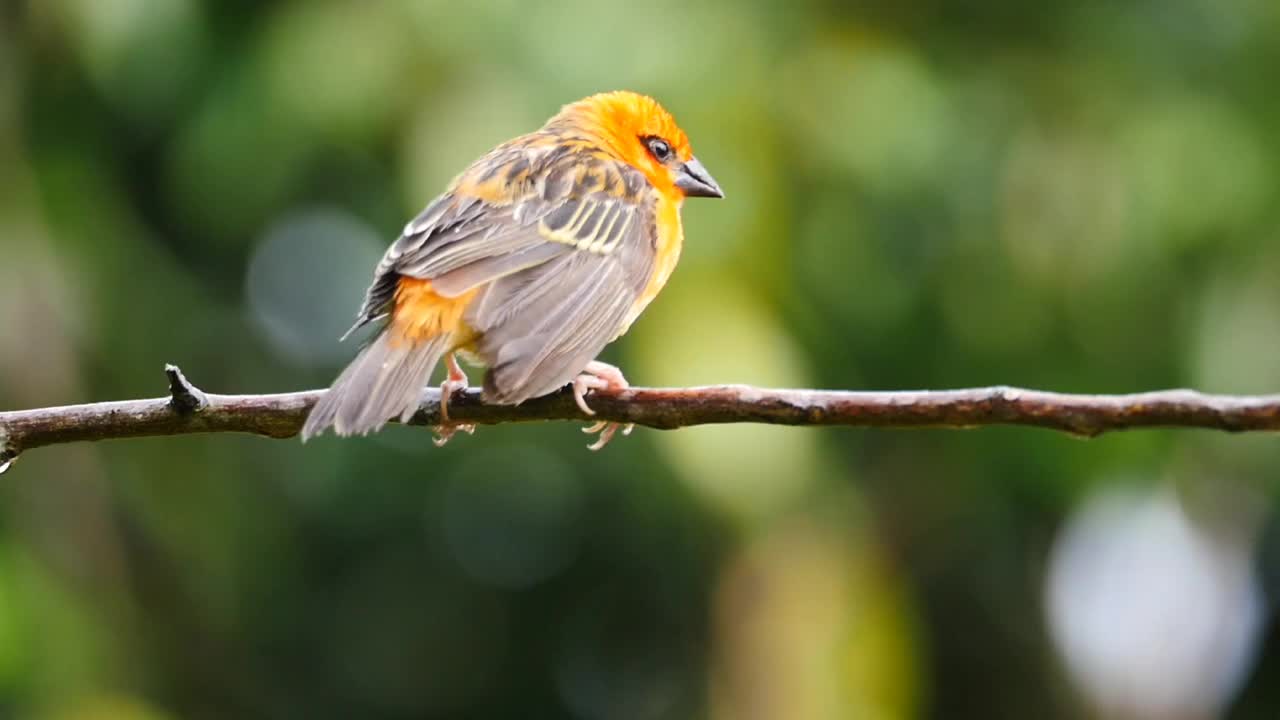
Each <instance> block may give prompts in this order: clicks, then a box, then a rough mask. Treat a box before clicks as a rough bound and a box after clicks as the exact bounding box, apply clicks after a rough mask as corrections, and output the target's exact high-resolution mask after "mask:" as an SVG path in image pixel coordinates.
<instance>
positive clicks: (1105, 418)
mask: <svg viewBox="0 0 1280 720" xmlns="http://www.w3.org/2000/svg"><path fill="white" fill-rule="evenodd" d="M165 372H166V374H167V375H168V378H169V396H168V397H163V398H154V399H148V400H124V401H119V402H105V403H92V404H87V405H68V406H65V407H53V408H42V409H39V410H19V411H15V412H0V466H5V467H7V465H8V464H9V463H10V462H11V461H12V460H13V459H14V458H16V457H17V456H18V454H19V453H21V452H24V451H26V450H31V449H33V448H37V447H42V446H45V445H55V444H59V443H68V442H79V441H83V440H108V439H116V438H131V437H147V436H155V435H181V434H189V433H209V432H242V433H252V434H255V435H262V436H265V437H272V438H288V437H292V436H294V435H296V434H297V433H298V430H299V429H300V428H301V427H302V422H303V420H304V419H305V418H306V415H307V411H308V410H309V409H310V408H311V406H312V405H313V404H314V403H315V401H316V399H317V398H319V397H320V393H322V392H323V391H322V390H309V391H305V392H295V393H282V394H277V395H213V394H206V393H204V392H202V391H200V390H199V389H197V388H196V387H195V386H194V385H192V384H191V383H189V382H188V381H187V379H186V378H185V377H183V375H182V372H181V371H180V370H178V368H177V367H175V366H173V365H170V366H168V367H166V369H165ZM590 404H591V407H592V409H594V410H595V411H596V413H597V415H596V416H595V417H588V416H586V415H585V414H583V412H582V411H581V410H580V409H578V407H577V405H576V404H575V403H574V401H573V397H572V396H571V395H570V394H569V393H568V392H567V391H561V392H558V393H553V394H551V395H548V396H546V397H541V398H536V399H534V400H530V401H528V402H525V403H524V404H522V405H517V406H514V407H513V406H502V405H488V404H485V403H484V402H483V401H482V400H481V399H480V392H479V391H478V390H467V391H460V392H458V393H456V394H455V395H454V396H453V397H452V398H451V399H450V401H449V414H450V416H451V418H452V419H453V420H454V421H456V422H465V423H477V424H481V425H493V424H497V423H506V422H530V421H535V420H580V421H594V420H611V421H616V422H623V423H635V424H637V425H645V426H648V427H652V428H659V429H664V430H669V429H673V428H679V427H687V426H690V425H706V424H712V423H734V422H757V423H770V424H774V425H845V426H849V427H921V428H923V427H933V428H970V427H976V426H980V425H1027V426H1032V427H1041V428H1049V429H1053V430H1061V431H1063V432H1067V433H1070V434H1072V435H1077V436H1081V437H1092V436H1094V435H1098V434H1101V433H1104V432H1107V431H1110V430H1127V429H1135V428H1147V427H1184V428H1206V429H1212V430H1225V431H1228V432H1244V431H1259V430H1271V431H1276V430H1280V395H1266V396H1225V395H1205V394H1203V393H1199V392H1195V391H1192V390H1164V391H1158V392H1148V393H1138V394H1133V395H1068V394H1063V393H1053V392H1043V391H1039V390H1020V389H1018V388H1010V387H990V388H975V389H969V390H927V391H913V392H849V391H839V390H768V389H761V388H754V387H747V386H743V385H721V386H713V387H697V388H632V389H630V390H624V391H621V392H617V393H599V394H593V395H592V396H591V397H590ZM439 420H440V393H439V391H438V390H425V391H424V392H423V397H422V405H421V407H420V408H419V409H418V413H417V414H416V415H414V417H413V418H412V420H411V421H410V424H413V425H435V424H437V423H439ZM2 471H3V470H0V472H2Z"/></svg>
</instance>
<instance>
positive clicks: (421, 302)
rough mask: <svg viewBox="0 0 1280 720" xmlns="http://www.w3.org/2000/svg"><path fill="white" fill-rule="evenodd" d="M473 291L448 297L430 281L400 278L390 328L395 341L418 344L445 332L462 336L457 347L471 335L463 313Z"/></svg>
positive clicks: (473, 293) (473, 295)
mask: <svg viewBox="0 0 1280 720" xmlns="http://www.w3.org/2000/svg"><path fill="white" fill-rule="evenodd" d="M475 294H476V291H475V290H471V291H468V292H465V293H463V294H461V295H459V296H457V297H445V296H443V295H440V294H438V293H437V292H436V291H435V290H434V289H432V287H431V281H430V280H419V279H417V278H411V277H401V278H400V280H399V282H398V283H397V285H396V296H395V309H394V310H392V313H391V324H390V327H389V330H390V331H391V332H390V335H391V338H392V340H393V341H400V342H410V343H418V342H422V341H423V340H429V339H431V338H433V337H436V336H438V335H443V334H445V333H454V334H455V335H457V336H458V338H459V341H460V342H459V344H458V346H461V345H463V344H465V341H466V340H467V339H468V337H469V336H470V335H471V332H470V330H469V329H468V328H466V327H465V323H463V321H462V314H463V313H464V312H466V309H467V305H469V304H470V303H471V299H472V298H473V297H475Z"/></svg>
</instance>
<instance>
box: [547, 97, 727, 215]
mask: <svg viewBox="0 0 1280 720" xmlns="http://www.w3.org/2000/svg"><path fill="white" fill-rule="evenodd" d="M555 124H567V125H570V126H573V127H574V128H576V129H578V130H581V131H583V132H585V133H588V134H589V135H591V136H592V138H593V139H594V140H596V141H597V142H599V143H600V145H601V147H602V149H604V150H605V151H606V152H608V153H609V154H610V155H612V156H613V157H614V159H616V160H621V161H622V162H625V163H627V164H629V165H631V166H632V167H635V168H637V169H639V170H640V171H641V172H643V173H644V174H645V176H646V177H647V178H648V179H649V182H650V183H651V184H652V185H653V186H654V187H655V188H657V189H658V190H659V191H660V192H663V193H664V194H669V195H676V196H678V197H712V198H721V197H724V192H722V191H721V190H720V186H719V185H717V184H716V181H715V179H714V178H712V177H711V173H709V172H707V169H706V168H705V167H703V166H702V163H700V162H698V159H697V158H696V157H694V156H693V149H692V148H691V147H690V146H689V138H688V136H686V135H685V134H684V131H683V130H681V129H680V126H679V125H677V124H676V120H675V118H673V117H672V116H671V113H669V112H667V111H666V109H665V108H663V107H662V106H661V105H659V104H658V101H657V100H654V99H653V98H651V97H649V96H647V95H641V94H639V93H634V92H628V91H625V90H620V91H616V92H608V93H600V94H599V95H592V96H591V97H588V98H584V99H582V100H579V101H578V102H575V103H571V104H569V105H566V106H564V108H562V109H561V110H560V112H559V113H558V114H557V115H556V116H555V117H553V118H552V119H551V120H550V121H549V123H548V125H555Z"/></svg>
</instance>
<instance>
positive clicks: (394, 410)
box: [302, 332, 450, 442]
mask: <svg viewBox="0 0 1280 720" xmlns="http://www.w3.org/2000/svg"><path fill="white" fill-rule="evenodd" d="M449 341H450V337H449V334H448V333H444V334H441V335H437V336H436V337H433V338H430V339H427V340H423V341H418V342H413V341H408V340H404V339H400V338H395V339H393V338H392V337H390V336H389V335H388V334H387V333H386V332H383V333H382V334H380V335H378V337H376V338H374V340H373V341H372V342H371V343H369V345H368V346H366V347H365V348H364V349H363V350H361V351H360V354H359V355H357V356H356V359H355V360H353V361H352V362H351V364H350V365H348V366H347V369H346V370H343V371H342V374H341V375H339V376H338V379H337V380H335V381H334V382H333V386H332V387H330V388H329V391H328V392H326V393H325V394H324V395H323V396H321V398H320V401H319V402H317V403H316V406H315V407H314V408H313V409H312V410H311V414H310V415H309V416H307V422H306V424H304V425H303V426H302V440H303V442H306V441H307V440H309V439H310V438H312V437H315V436H316V435H319V434H320V433H322V432H324V430H325V428H328V427H330V426H332V427H333V430H334V432H336V433H337V434H338V435H364V434H366V433H369V432H372V431H375V430H378V429H379V428H381V427H382V426H383V425H385V424H386V423H387V421H388V420H390V419H391V418H393V417H396V416H399V417H400V419H401V421H404V420H408V419H409V418H410V417H412V416H413V413H414V411H415V410H417V408H418V401H419V399H420V398H421V397H422V389H423V388H424V387H426V385H427V383H428V382H430V381H431V371H432V370H434V369H435V367H436V363H438V362H440V357H441V356H442V355H444V353H445V352H446V350H447V349H448V348H449Z"/></svg>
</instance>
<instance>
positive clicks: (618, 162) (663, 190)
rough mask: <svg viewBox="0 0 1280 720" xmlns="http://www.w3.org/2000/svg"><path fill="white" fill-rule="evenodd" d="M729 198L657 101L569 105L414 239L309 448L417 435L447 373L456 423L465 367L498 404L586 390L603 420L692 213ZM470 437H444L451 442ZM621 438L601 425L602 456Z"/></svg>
mask: <svg viewBox="0 0 1280 720" xmlns="http://www.w3.org/2000/svg"><path fill="white" fill-rule="evenodd" d="M723 196H724V195H723V193H722V192H721V191H720V187H719V185H717V184H716V181H715V180H713V179H712V177H711V175H710V174H709V173H708V172H707V170H706V168H704V167H703V166H702V163H700V162H698V160H697V159H696V158H695V157H694V156H693V152H692V150H691V148H690V146H689V140H688V138H687V137H686V136H685V133H684V131H682V130H681V129H680V127H679V126H678V125H677V124H676V121H675V119H674V118H673V117H672V116H671V114H670V113H668V112H667V111H666V110H665V109H663V107H662V106H661V105H659V104H658V102H657V101H656V100H654V99H653V98H650V97H647V96H644V95H640V94H637V93H632V92H610V93H603V94H599V95H593V96H591V97H588V98H586V99H583V100H580V101H578V102H575V103H572V104H570V105H566V106H565V107H564V108H563V109H561V110H560V112H559V113H557V114H556V115H555V116H554V117H552V118H551V119H550V120H548V121H547V123H546V124H545V125H543V126H542V127H541V128H540V129H538V130H536V131H535V132H532V133H530V134H528V135H523V136H521V137H518V138H515V139H514V140H511V141H509V142H506V143H503V144H502V145H499V146H498V147H496V148H494V149H493V150H492V151H490V152H489V153H488V154H486V155H485V156H483V157H481V158H480V159H479V160H477V161H476V162H475V163H473V164H472V165H471V166H470V167H468V168H467V169H466V170H464V171H463V172H462V174H461V175H459V176H458V177H457V178H456V179H455V180H454V181H453V183H452V184H451V185H450V186H449V188H448V189H447V190H446V191H445V192H444V194H443V195H441V196H440V197H438V198H436V199H435V200H434V201H432V202H431V204H430V205H428V206H427V208H426V209H425V210H423V211H422V213H421V214H419V215H418V216H417V217H416V218H414V219H413V221H411V222H410V223H409V224H408V225H406V226H405V228H404V232H403V234H402V235H401V236H400V237H399V239H397V240H396V241H395V243H393V244H392V245H391V247H390V248H388V249H387V252H386V254H385V255H384V256H383V257H382V260H381V262H379V263H378V266H377V269H376V270H375V272H374V277H373V284H372V285H371V286H370V287H369V290H368V292H367V293H366V295H365V300H364V305H363V307H361V309H360V312H359V314H358V316H357V321H356V324H355V326H354V327H353V328H352V330H355V329H356V328H359V327H361V326H363V325H366V324H368V323H371V322H375V321H382V325H381V327H380V329H379V331H378V333H377V335H376V337H374V338H373V339H372V341H370V342H369V343H368V344H367V345H366V346H365V347H364V348H363V349H362V350H361V351H360V353H359V355H358V356H357V357H356V359H355V360H354V361H353V362H352V363H351V364H350V365H349V366H348V367H347V369H346V370H345V371H343V372H342V374H341V375H339V376H338V379H337V380H336V381H334V383H333V386H332V387H331V388H330V389H329V391H328V392H327V393H325V394H324V395H323V396H322V397H321V399H320V401H319V402H318V403H317V404H316V406H315V408H314V409H313V410H312V411H311V414H310V416H309V417H308V418H307V422H306V425H305V426H304V427H303V429H302V438H303V440H306V439H308V438H310V437H312V436H314V435H316V434H318V433H320V432H322V431H323V430H324V429H325V428H327V427H329V426H333V428H334V431H335V432H336V433H337V434H339V435H352V434H364V433H367V432H370V431H373V430H377V429H379V428H380V427H382V425H383V424H385V423H386V422H387V421H388V420H390V419H391V418H393V417H399V418H400V419H401V420H402V421H403V420H407V419H408V418H409V417H411V416H412V415H413V413H414V412H415V411H416V409H417V407H418V403H419V401H420V398H421V391H422V389H423V388H424V387H425V386H426V385H427V384H428V383H429V382H430V379H431V374H432V371H433V370H434V369H435V367H436V365H437V364H439V362H440V360H441V359H445V361H446V364H447V366H448V370H449V372H448V379H446V380H445V382H444V383H443V385H442V386H441V390H442V393H441V416H442V420H444V421H445V422H446V423H448V398H449V395H450V394H451V393H452V392H453V391H455V390H457V389H459V388H461V387H466V382H467V380H466V375H465V374H464V373H463V372H462V369H461V368H460V367H459V366H458V362H457V359H456V357H455V354H459V353H461V354H463V356H464V357H465V358H466V359H468V360H475V361H477V362H478V363H479V364H481V365H483V366H485V367H486V368H487V369H486V371H485V377H484V392H483V397H484V399H485V401H486V402H492V403H498V404H510V405H514V404H517V403H520V402H522V401H524V400H527V399H529V398H532V397H537V396H540V395H545V394H547V393H550V392H552V391H554V390H556V389H558V388H560V387H563V386H565V385H567V384H570V383H572V385H573V390H574V396H575V398H576V399H577V401H578V404H579V406H580V407H581V408H582V410H583V412H585V413H587V414H589V415H590V414H594V413H593V412H592V411H591V409H590V407H589V406H588V405H587V404H586V402H585V400H584V395H585V393H586V392H587V391H589V390H593V389H619V388H624V387H626V380H625V379H624V378H623V376H622V373H621V372H620V371H619V370H618V369H617V368H615V367H613V366H611V365H607V364H605V363H602V362H599V361H597V360H596V356H597V355H598V354H599V353H600V352H601V351H602V350H603V349H604V347H605V346H606V345H608V344H609V343H610V342H612V341H613V340H615V339H617V338H618V337H619V336H621V335H622V334H623V333H625V332H626V331H627V329H628V328H629V327H630V326H631V324H632V322H634V321H635V319H636V317H637V316H638V315H639V314H640V313H641V312H642V311H643V310H644V309H645V307H646V306H647V305H648V304H649V303H650V301H652V300H653V298H654V296H656V295H657V294H658V292H659V291H660V290H662V287H663V285H665V284H666V282H667V279H668V278H669V277H670V275H671V271H672V270H673V269H674V268H675V266H676V262H677V260H678V259H679V257H680V248H681V244H682V242H683V240H684V233H683V230H682V229H681V224H680V208H681V205H682V203H683V202H684V199H685V198H686V197H713V198H719V197H723ZM349 334H350V333H348V335H349ZM459 427H464V428H465V426H456V425H447V424H446V425H445V426H442V428H440V429H439V432H440V433H441V436H440V442H442V441H443V440H447V439H448V437H449V435H450V434H452V432H453V431H454V430H455V429H458V428H459ZM466 429H470V428H466ZM617 429H618V426H617V425H616V424H613V423H597V424H596V426H595V427H594V428H592V430H593V431H596V432H599V433H600V437H599V440H598V441H597V442H596V443H595V444H594V445H593V446H592V447H593V448H598V447H600V446H602V445H603V444H604V443H606V442H608V440H609V438H610V437H612V436H613V434H614V432H615V431H616V430H617Z"/></svg>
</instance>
